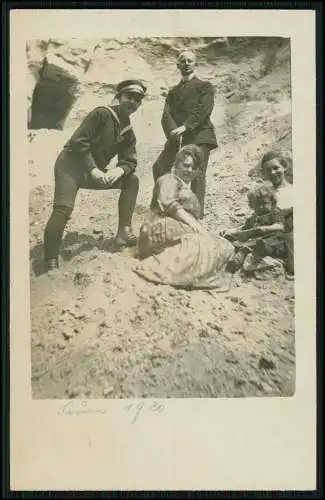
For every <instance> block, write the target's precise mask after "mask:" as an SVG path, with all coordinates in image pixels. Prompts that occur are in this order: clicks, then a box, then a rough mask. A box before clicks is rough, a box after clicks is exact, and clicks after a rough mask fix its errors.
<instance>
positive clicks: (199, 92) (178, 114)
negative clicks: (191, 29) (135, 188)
mask: <svg viewBox="0 0 325 500" xmlns="http://www.w3.org/2000/svg"><path fill="white" fill-rule="evenodd" d="M195 67H196V58H195V55H194V54H193V52H191V51H184V52H181V54H180V55H179V56H178V58H177V68H178V70H179V71H180V73H181V75H182V79H181V81H180V82H179V83H178V84H177V85H176V86H175V87H173V88H171V89H170V90H169V92H168V95H167V97H166V101H165V106H164V110H163V114H162V119H161V124H162V127H163V130H164V133H165V136H166V139H167V141H166V143H165V147H164V149H163V151H162V152H161V154H160V155H159V157H158V158H157V160H156V161H155V163H154V165H153V177H154V181H155V182H156V180H157V179H158V178H159V177H160V176H161V175H164V174H165V173H167V172H169V171H170V170H171V167H172V165H173V162H174V159H175V155H176V153H177V151H178V150H179V148H180V147H181V146H185V145H187V144H196V145H197V146H199V147H200V148H201V149H202V153H203V156H204V162H203V165H202V171H201V174H200V176H199V177H198V178H197V179H195V180H194V181H193V182H192V184H191V188H192V191H193V192H194V193H195V194H196V196H197V197H198V200H199V202H200V204H201V209H202V211H201V218H203V215H204V199H205V185H206V171H207V166H208V162H209V156H210V151H211V150H213V149H215V148H217V147H218V142H217V139H216V135H215V130H214V126H213V124H212V122H211V120H210V115H211V113H212V110H213V106H214V89H213V86H212V85H211V83H209V82H207V81H203V80H201V79H199V78H198V77H197V76H196V75H195Z"/></svg>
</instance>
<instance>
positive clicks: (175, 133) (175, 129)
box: [170, 125, 186, 137]
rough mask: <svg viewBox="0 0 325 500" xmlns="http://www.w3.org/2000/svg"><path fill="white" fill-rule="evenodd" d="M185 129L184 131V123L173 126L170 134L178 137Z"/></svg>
mask: <svg viewBox="0 0 325 500" xmlns="http://www.w3.org/2000/svg"><path fill="white" fill-rule="evenodd" d="M185 131H186V127H185V125H181V126H180V127H177V128H174V130H172V131H171V132H170V135H171V136H172V137H179V136H180V135H182V134H184V132H185Z"/></svg>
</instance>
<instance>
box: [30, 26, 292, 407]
mask: <svg viewBox="0 0 325 500" xmlns="http://www.w3.org/2000/svg"><path fill="white" fill-rule="evenodd" d="M26 71H27V74H28V96H27V97H28V99H27V102H26V120H27V133H28V168H29V228H30V229H29V236H30V241H29V245H30V246H29V249H30V311H31V313H30V314H31V364H32V366H31V379H32V380H31V382H32V397H33V398H35V399H70V398H89V399H91V398H220V397H222V398H245V397H261V396H264V397H268V396H278V397H279V396H280V397H281V396H285V397H291V396H293V395H294V393H295V328H294V305H295V295H294V275H295V272H294V244H293V242H294V224H293V219H294V216H293V212H294V211H293V184H294V178H295V176H294V168H293V152H292V142H291V138H292V137H291V135H292V123H291V112H292V110H291V104H292V103H291V47H290V39H289V38H286V37H269V36H266V37H255V36H246V37H240V36H238V37H232V36H231V37H219V38H218V37H215V38H213V37H188V38H186V37H179V38H177V37H173V38H168V37H156V38H150V37H143V38H141V37H138V38H125V39H117V38H98V39H97V40H94V39H81V38H66V39H61V38H50V39H31V40H28V42H27V44H26Z"/></svg>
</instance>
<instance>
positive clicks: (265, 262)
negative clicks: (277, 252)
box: [243, 253, 281, 272]
mask: <svg viewBox="0 0 325 500" xmlns="http://www.w3.org/2000/svg"><path fill="white" fill-rule="evenodd" d="M277 267H279V268H280V267H281V262H279V261H278V260H276V259H274V258H273V257H269V256H266V257H260V256H259V255H256V254H253V253H250V254H248V255H247V257H246V259H245V261H244V264H243V270H244V271H246V272H254V271H268V270H270V269H274V268H277Z"/></svg>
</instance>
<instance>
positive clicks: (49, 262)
mask: <svg viewBox="0 0 325 500" xmlns="http://www.w3.org/2000/svg"><path fill="white" fill-rule="evenodd" d="M45 269H46V271H47V272H48V271H53V270H54V269H59V260H58V258H53V259H46V260H45Z"/></svg>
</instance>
